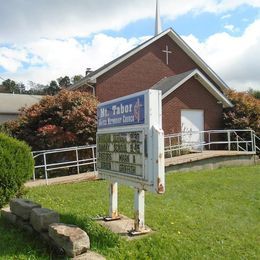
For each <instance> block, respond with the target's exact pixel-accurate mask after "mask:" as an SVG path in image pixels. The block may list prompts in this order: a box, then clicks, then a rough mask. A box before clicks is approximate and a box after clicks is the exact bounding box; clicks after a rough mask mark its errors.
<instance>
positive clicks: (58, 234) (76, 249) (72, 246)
mask: <svg viewBox="0 0 260 260" xmlns="http://www.w3.org/2000/svg"><path fill="white" fill-rule="evenodd" d="M49 236H50V237H51V238H52V239H53V240H54V242H55V243H56V244H57V245H58V246H60V247H61V248H63V249H64V251H65V253H66V254H67V256H69V257H75V256H77V255H80V254H82V253H85V252H87V250H88V249H89V248H90V241H89V237H88V235H87V233H86V232H85V231H83V230H82V229H80V228H78V227H77V226H74V225H66V224H62V223H54V224H51V225H49Z"/></svg>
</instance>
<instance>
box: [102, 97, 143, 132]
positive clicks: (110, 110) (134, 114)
mask: <svg viewBox="0 0 260 260" xmlns="http://www.w3.org/2000/svg"><path fill="white" fill-rule="evenodd" d="M144 102H145V98H144V94H142V95H139V96H135V97H131V98H128V99H124V100H122V101H116V102H113V103H109V104H104V105H99V106H98V108H97V116H98V128H109V127H118V126H129V125H140V124H144V123H145V104H144Z"/></svg>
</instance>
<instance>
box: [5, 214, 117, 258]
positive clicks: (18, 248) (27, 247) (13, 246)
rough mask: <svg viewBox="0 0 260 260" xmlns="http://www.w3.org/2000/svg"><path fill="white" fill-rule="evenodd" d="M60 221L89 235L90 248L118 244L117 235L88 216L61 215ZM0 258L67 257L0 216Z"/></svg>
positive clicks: (95, 249) (112, 246)
mask: <svg viewBox="0 0 260 260" xmlns="http://www.w3.org/2000/svg"><path fill="white" fill-rule="evenodd" d="M61 222H62V223H66V224H72V225H76V226H78V227H79V228H81V229H83V230H84V231H86V232H87V234H88V235H89V238H90V241H91V250H94V251H99V252H104V251H106V249H107V248H114V247H116V246H117V245H118V244H119V239H120V238H119V236H118V235H116V234H114V233H112V232H111V231H109V230H107V229H106V228H104V227H102V226H100V225H99V224H97V223H96V222H95V221H94V220H92V219H91V218H90V217H84V218H79V217H77V216H75V215H72V214H63V215H61ZM0 259H67V257H65V256H64V255H63V254H62V253H60V252H58V251H57V249H55V248H52V247H51V246H50V245H48V244H47V243H45V242H43V241H41V239H40V236H39V235H37V234H36V233H35V234H28V233H27V232H26V231H24V230H22V229H20V228H18V227H15V226H13V225H11V224H9V223H7V222H6V221H5V220H3V219H2V218H0Z"/></svg>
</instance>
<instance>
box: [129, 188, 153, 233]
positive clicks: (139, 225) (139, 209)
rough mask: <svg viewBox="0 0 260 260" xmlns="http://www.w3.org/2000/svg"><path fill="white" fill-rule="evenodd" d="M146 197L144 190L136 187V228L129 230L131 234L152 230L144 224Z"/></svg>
mask: <svg viewBox="0 0 260 260" xmlns="http://www.w3.org/2000/svg"><path fill="white" fill-rule="evenodd" d="M144 197H145V191H144V190H139V189H135V204H134V210H135V213H134V228H133V229H132V230H130V231H129V234H130V235H131V236H138V235H142V234H147V233H149V232H150V229H147V228H146V227H145V224H144Z"/></svg>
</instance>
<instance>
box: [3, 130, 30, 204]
mask: <svg viewBox="0 0 260 260" xmlns="http://www.w3.org/2000/svg"><path fill="white" fill-rule="evenodd" d="M33 169H34V160H33V157H32V155H31V150H30V148H29V146H28V145H27V144H25V143H24V142H21V141H18V140H16V139H14V138H11V137H8V136H6V135H5V134H1V133H0V208H2V207H3V206H4V205H5V204H6V203H7V202H8V201H9V199H10V198H11V197H13V196H15V195H16V194H17V193H18V192H19V191H20V190H21V188H22V186H23V184H24V183H25V182H26V181H27V180H28V179H30V177H31V176H32V174H33Z"/></svg>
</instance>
